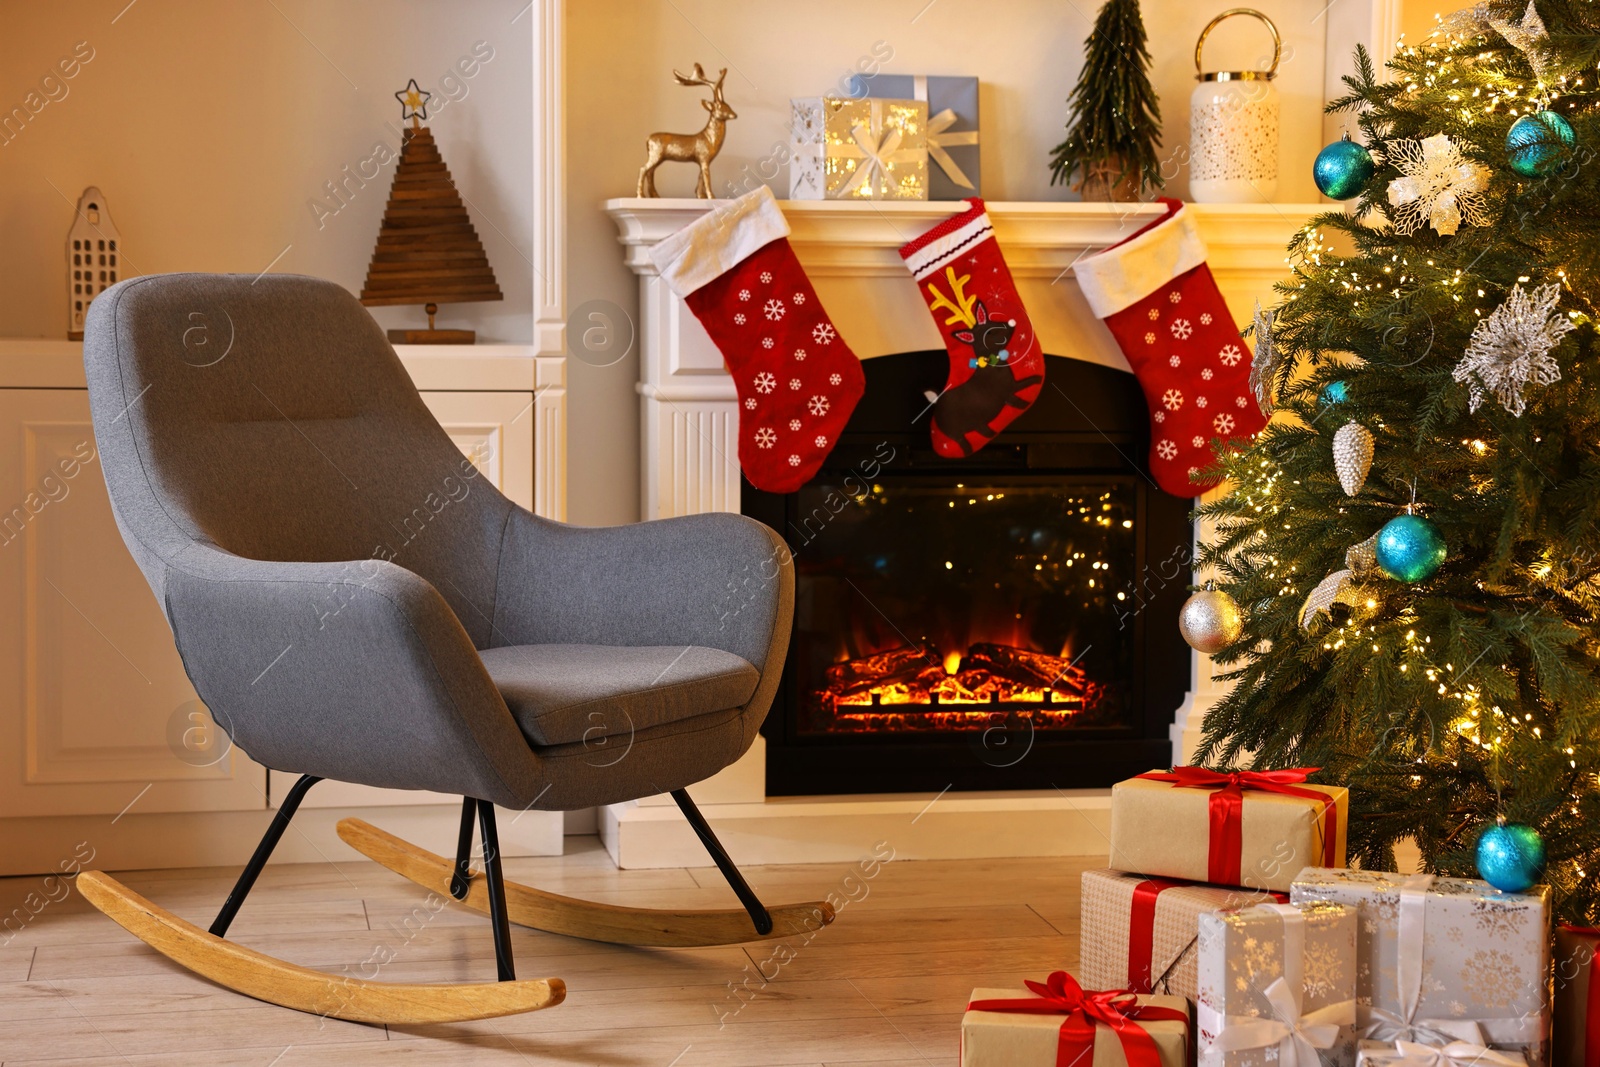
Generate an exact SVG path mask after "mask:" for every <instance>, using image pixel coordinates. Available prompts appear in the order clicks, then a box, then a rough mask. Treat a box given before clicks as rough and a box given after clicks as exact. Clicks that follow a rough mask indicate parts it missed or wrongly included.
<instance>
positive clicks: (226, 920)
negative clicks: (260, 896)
mask: <svg viewBox="0 0 1600 1067" xmlns="http://www.w3.org/2000/svg"><path fill="white" fill-rule="evenodd" d="M320 781H322V779H321V778H318V777H317V776H316V775H314V774H302V775H301V776H300V780H299V781H298V782H295V784H294V785H292V786H290V787H289V793H288V795H287V796H285V797H284V798H283V803H282V804H280V805H278V813H277V814H276V815H274V816H273V817H272V823H271V824H270V825H269V826H268V827H267V832H266V833H264V834H262V835H261V843H260V844H259V845H257V846H256V851H255V855H253V856H251V857H250V862H249V863H247V864H245V865H244V870H243V871H242V872H240V874H239V880H238V881H237V882H235V883H233V892H231V893H229V894H228V899H227V900H224V901H223V902H222V910H221V911H219V912H217V919H216V921H215V922H213V923H212V924H211V932H212V933H213V934H215V935H216V936H218V937H227V936H228V927H229V926H230V925H232V923H233V917H234V916H235V915H237V914H239V906H240V905H241V904H243V903H244V898H245V897H247V896H249V895H250V889H251V887H252V886H254V885H255V884H256V879H257V878H258V877H260V875H261V869H262V868H263V867H265V866H266V865H267V860H268V859H269V858H270V857H271V856H272V850H273V849H275V848H277V847H278V841H279V839H280V838H282V837H283V832H284V831H285V830H287V829H288V828H289V820H290V819H292V818H294V813H295V812H296V811H297V810H299V808H300V801H301V800H303V799H304V798H305V795H306V791H307V790H309V789H310V788H311V787H312V786H314V785H316V784H317V783H318V782H320Z"/></svg>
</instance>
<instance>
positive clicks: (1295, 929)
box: [1195, 903, 1356, 1067]
mask: <svg viewBox="0 0 1600 1067" xmlns="http://www.w3.org/2000/svg"><path fill="white" fill-rule="evenodd" d="M1199 955H1200V995H1199V996H1198V997H1197V998H1196V1000H1195V1026H1196V1029H1197V1031H1198V1045H1199V1061H1198V1062H1199V1067H1319V1064H1320V1065H1321V1067H1353V1065H1354V1063H1355V1058H1356V1033H1355V1023H1356V911H1355V909H1354V908H1350V907H1346V906H1344V905H1342V904H1324V903H1312V904H1299V905H1296V904H1277V903H1272V904H1256V905H1252V906H1251V907H1248V908H1240V909H1237V910H1232V911H1213V912H1208V913H1206V914H1205V915H1202V916H1200V951H1199Z"/></svg>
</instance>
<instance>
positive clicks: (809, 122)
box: [789, 96, 928, 200]
mask: <svg viewBox="0 0 1600 1067" xmlns="http://www.w3.org/2000/svg"><path fill="white" fill-rule="evenodd" d="M789 106H790V123H789V135H790V144H789V149H790V157H789V199H791V200H926V199H928V105H927V104H925V103H923V102H921V101H919V100H879V99H864V100H847V99H844V98H842V97H833V96H815V97H808V98H804V99H799V100H792V101H790V105H789Z"/></svg>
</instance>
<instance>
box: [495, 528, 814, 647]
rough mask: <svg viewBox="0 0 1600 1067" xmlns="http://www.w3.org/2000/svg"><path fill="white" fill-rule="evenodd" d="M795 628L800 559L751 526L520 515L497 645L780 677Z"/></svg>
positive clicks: (509, 543)
mask: <svg viewBox="0 0 1600 1067" xmlns="http://www.w3.org/2000/svg"><path fill="white" fill-rule="evenodd" d="M793 616H794V568H793V564H792V562H791V560H790V556H789V547H788V545H786V544H784V542H783V539H782V538H781V537H779V536H778V535H777V534H776V533H774V532H773V531H772V530H771V529H769V528H767V527H766V526H764V525H762V524H761V523H759V522H756V521H755V520H754V519H748V518H745V517H744V516H742V515H731V514H726V513H721V512H718V513H713V514H706V515H688V516H684V517H682V518H675V519H661V520H658V521H655V522H641V523H634V524H632V525H629V526H605V527H583V526H567V525H565V524H563V523H558V522H551V521H550V520H548V519H543V518H540V517H538V516H536V515H532V514H529V513H528V512H526V511H523V510H522V509H520V508H519V509H517V510H516V511H514V512H512V514H511V518H510V520H509V523H508V526H507V529H506V535H505V539H504V541H503V542H502V544H501V551H500V576H499V581H498V583H497V592H496V596H495V625H494V634H493V638H492V640H493V642H494V644H495V645H523V644H546V643H550V644H593V645H701V646H704V647H707V648H720V649H723V650H724V651H727V652H732V653H734V654H735V655H738V656H743V657H744V658H745V659H747V660H749V661H750V662H751V663H753V664H754V665H755V666H756V668H757V669H759V670H761V671H762V672H763V673H768V668H769V667H781V666H782V664H783V656H784V653H785V651H786V650H787V648H788V645H789V628H790V625H791V623H792V622H793Z"/></svg>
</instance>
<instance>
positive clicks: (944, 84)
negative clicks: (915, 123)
mask: <svg viewBox="0 0 1600 1067" xmlns="http://www.w3.org/2000/svg"><path fill="white" fill-rule="evenodd" d="M850 95H851V96H852V97H855V98H857V99H860V98H861V97H869V98H887V99H891V100H920V101H922V102H924V103H926V104H927V105H928V199H930V200H964V199H966V198H967V197H969V196H982V195H983V183H982V180H981V177H982V174H981V167H980V166H979V159H978V79H977V78H956V77H942V76H939V75H928V74H875V75H871V76H868V75H865V74H856V75H852V76H851V79H850Z"/></svg>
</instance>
